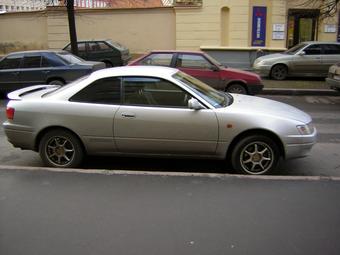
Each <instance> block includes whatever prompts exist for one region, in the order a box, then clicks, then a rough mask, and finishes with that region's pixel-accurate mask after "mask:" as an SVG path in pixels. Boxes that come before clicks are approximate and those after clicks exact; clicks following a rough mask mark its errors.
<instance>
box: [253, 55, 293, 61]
mask: <svg viewBox="0 0 340 255" xmlns="http://www.w3.org/2000/svg"><path fill="white" fill-rule="evenodd" d="M291 58H292V55H289V54H283V53H275V54H269V55H266V56H262V57H259V58H257V59H256V60H255V63H258V62H260V61H263V60H265V61H276V60H278V59H280V60H282V59H291Z"/></svg>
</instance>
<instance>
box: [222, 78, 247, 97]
mask: <svg viewBox="0 0 340 255" xmlns="http://www.w3.org/2000/svg"><path fill="white" fill-rule="evenodd" d="M234 84H239V85H242V86H243V88H244V89H245V90H246V92H247V94H249V91H248V86H247V82H246V81H243V80H231V81H229V82H228V83H227V84H226V86H225V87H224V91H227V90H228V88H229V87H230V86H232V85H234Z"/></svg>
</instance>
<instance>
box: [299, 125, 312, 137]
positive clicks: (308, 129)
mask: <svg viewBox="0 0 340 255" xmlns="http://www.w3.org/2000/svg"><path fill="white" fill-rule="evenodd" d="M296 128H297V129H298V130H299V132H300V134H301V135H310V134H312V133H313V132H314V126H313V124H312V123H308V124H306V125H297V126H296Z"/></svg>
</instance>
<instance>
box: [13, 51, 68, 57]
mask: <svg viewBox="0 0 340 255" xmlns="http://www.w3.org/2000/svg"><path fill="white" fill-rule="evenodd" d="M61 52H65V53H68V52H67V51H64V50H27V51H16V52H12V53H9V54H8V55H7V56H12V55H16V54H30V53H61Z"/></svg>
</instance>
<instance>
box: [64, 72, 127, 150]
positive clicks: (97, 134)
mask: <svg viewBox="0 0 340 255" xmlns="http://www.w3.org/2000/svg"><path fill="white" fill-rule="evenodd" d="M69 101H70V103H69V104H68V105H67V107H68V114H67V116H66V117H69V116H70V117H71V119H72V120H71V121H67V118H66V117H65V122H66V123H68V124H69V125H73V126H70V128H71V129H72V130H74V131H75V132H76V133H77V134H78V135H79V136H80V137H81V138H82V140H83V141H84V144H85V146H86V150H87V152H88V153H90V154H110V153H112V152H116V151H117V150H116V146H115V143H114V140H113V120H114V116H115V114H116V112H117V110H118V109H119V107H120V104H121V80H120V79H119V78H116V77H107V78H102V79H98V80H96V81H94V82H92V83H91V84H89V85H88V86H86V87H85V88H84V89H82V90H81V91H79V92H78V93H76V94H75V95H73V96H72V97H71V98H70V99H69Z"/></svg>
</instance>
